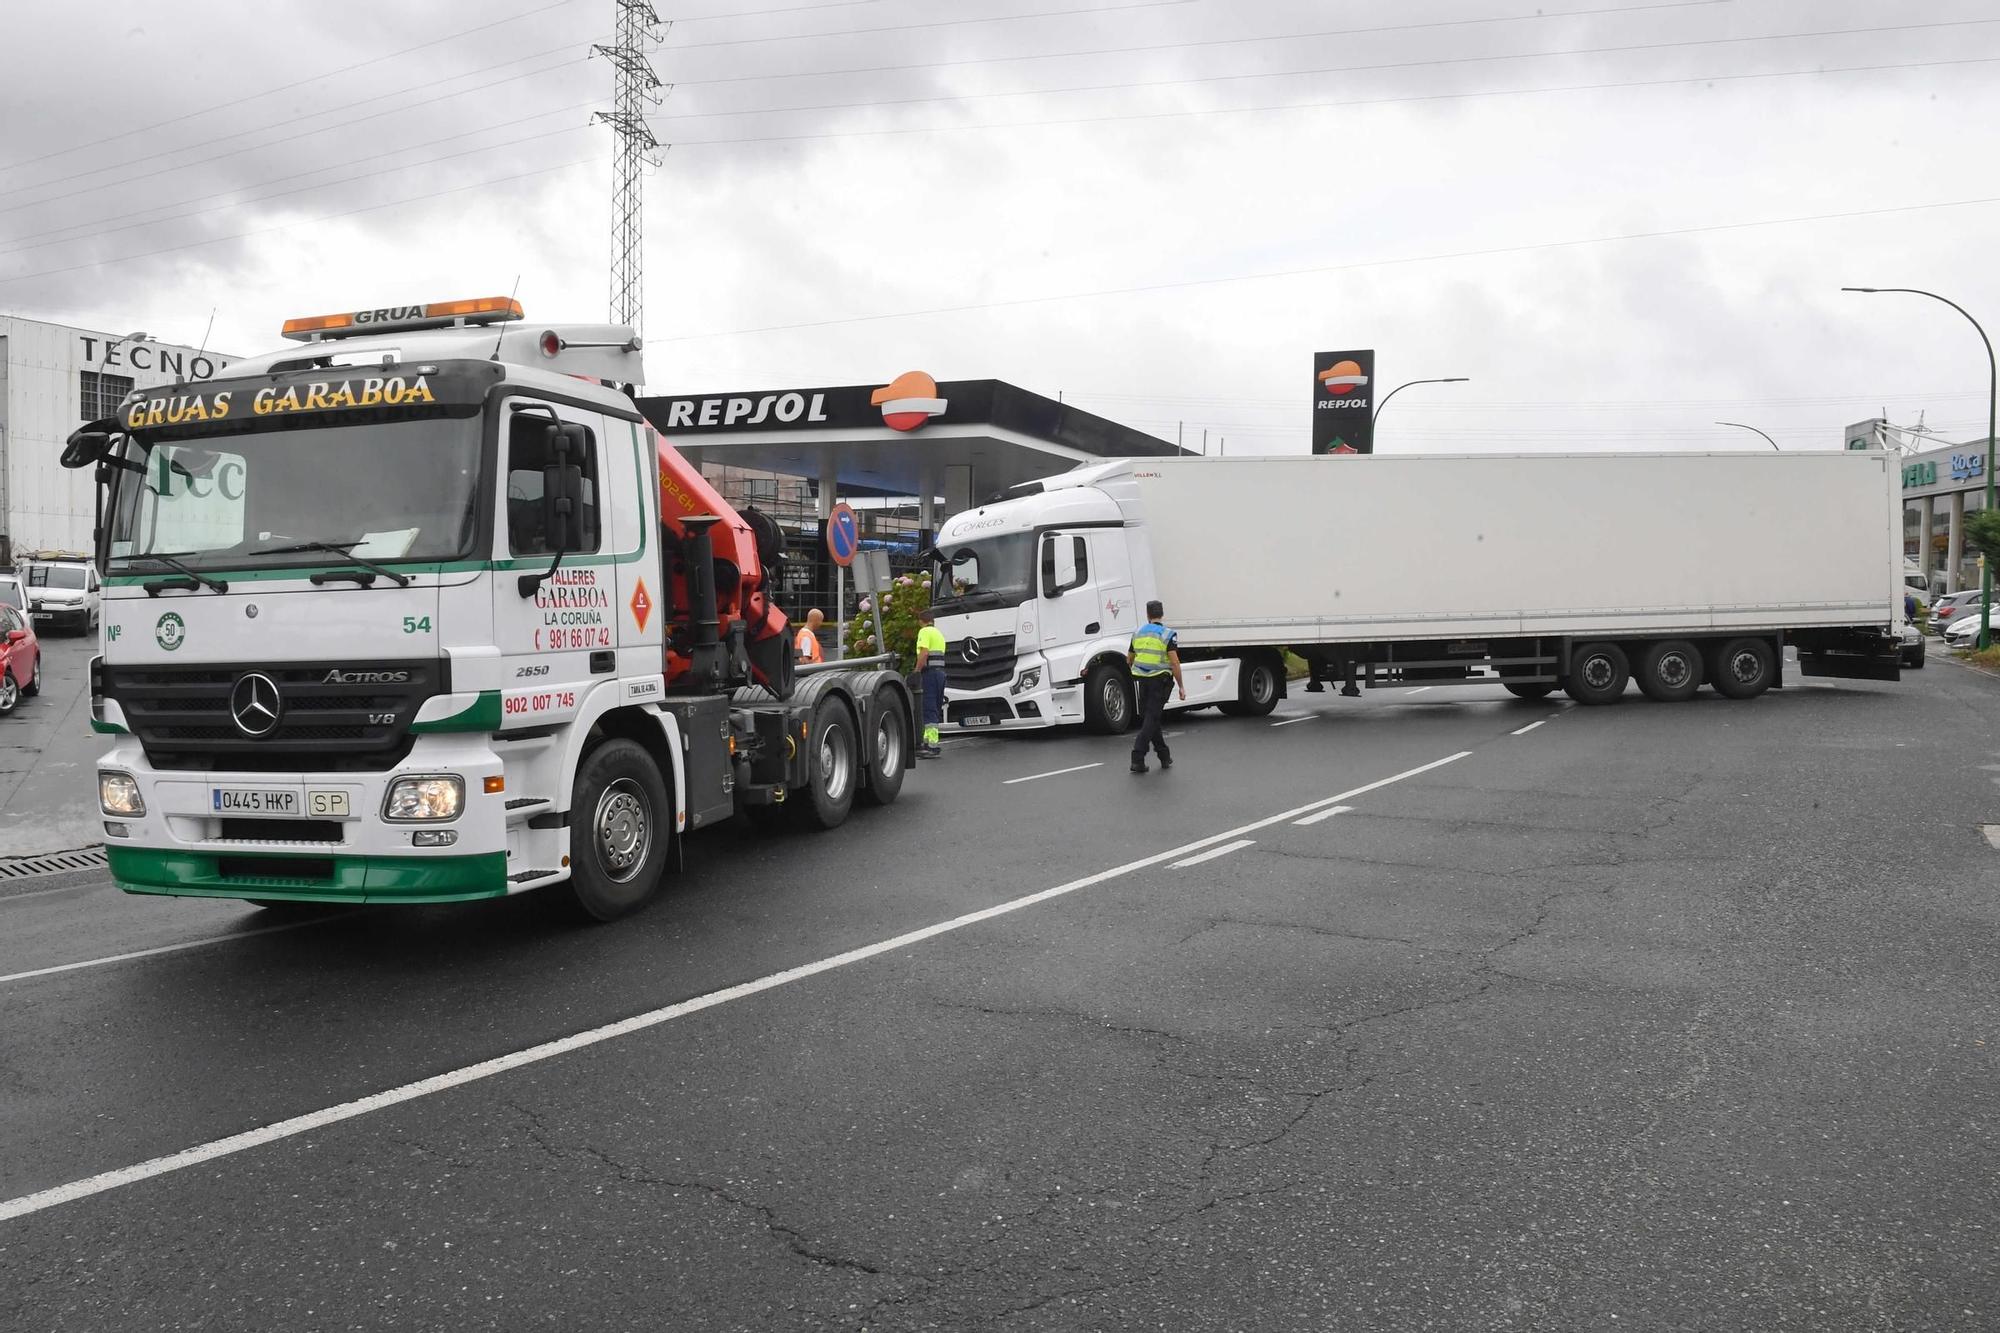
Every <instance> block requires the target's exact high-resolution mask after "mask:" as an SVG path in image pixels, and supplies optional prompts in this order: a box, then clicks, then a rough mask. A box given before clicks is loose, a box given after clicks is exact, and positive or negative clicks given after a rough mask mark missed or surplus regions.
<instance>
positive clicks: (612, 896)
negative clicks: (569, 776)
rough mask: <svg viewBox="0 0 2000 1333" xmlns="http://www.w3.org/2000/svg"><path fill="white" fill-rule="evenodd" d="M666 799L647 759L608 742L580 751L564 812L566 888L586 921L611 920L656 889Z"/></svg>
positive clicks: (637, 750)
mask: <svg viewBox="0 0 2000 1333" xmlns="http://www.w3.org/2000/svg"><path fill="white" fill-rule="evenodd" d="M672 829H673V814H672V804H671V802H670V801H669V800H668V799H667V784H666V783H665V782H664V781H662V780H661V778H660V770H659V766H658V765H656V764H655V763H654V762H653V756H651V755H649V754H647V753H646V751H645V749H644V748H643V747H642V746H640V745H639V744H638V743H637V742H634V741H628V740H611V741H606V742H605V743H604V744H602V745H600V746H598V747H597V748H596V749H595V750H592V751H591V752H590V753H589V754H588V755H586V756H584V760H583V763H582V764H581V765H580V766H579V767H578V768H577V770H576V786H575V788H574V789H573V794H572V796H571V798H570V811H569V846H570V866H569V891H570V896H571V897H572V898H573V899H574V901H575V905H576V908H577V910H578V911H579V912H581V913H582V914H583V915H584V916H586V917H588V918H590V919H591V920H593V921H615V920H616V919H618V918H619V917H621V916H624V915H625V914H626V913H627V912H630V911H633V910H634V909H636V908H638V907H639V906H641V905H642V904H644V903H645V901H646V900H647V899H648V898H651V897H652V896H653V893H654V891H655V890H656V889H658V888H659V886H660V872H661V870H662V869H663V868H664V867H665V865H666V860H667V840H668V839H669V838H670V837H672Z"/></svg>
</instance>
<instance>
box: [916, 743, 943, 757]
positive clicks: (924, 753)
mask: <svg viewBox="0 0 2000 1333" xmlns="http://www.w3.org/2000/svg"><path fill="white" fill-rule="evenodd" d="M917 754H918V755H919V756H920V757H922V758H924V759H942V758H944V747H943V746H941V745H926V746H924V747H923V748H922V749H920V750H918V751H917Z"/></svg>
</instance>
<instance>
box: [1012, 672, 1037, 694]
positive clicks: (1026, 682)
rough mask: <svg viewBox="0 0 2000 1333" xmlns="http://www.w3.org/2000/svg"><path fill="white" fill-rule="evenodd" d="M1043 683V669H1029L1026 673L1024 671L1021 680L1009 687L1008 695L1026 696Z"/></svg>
mask: <svg viewBox="0 0 2000 1333" xmlns="http://www.w3.org/2000/svg"><path fill="white" fill-rule="evenodd" d="M1041 683H1042V669H1041V668H1040V667H1029V668H1028V669H1027V670H1026V671H1023V672H1022V673H1021V678H1020V679H1019V680H1017V681H1015V682H1014V683H1013V684H1012V685H1011V686H1009V687H1008V689H1007V693H1009V694H1026V693H1027V692H1028V691H1029V690H1032V689H1034V688H1035V686H1037V685H1039V684H1041Z"/></svg>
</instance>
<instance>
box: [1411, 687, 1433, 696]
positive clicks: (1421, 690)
mask: <svg viewBox="0 0 2000 1333" xmlns="http://www.w3.org/2000/svg"><path fill="white" fill-rule="evenodd" d="M1436 688H1437V686H1435V685H1419V686H1417V688H1415V689H1414V690H1411V691H1410V693H1411V694H1422V693H1423V692H1424V691H1425V690H1434V689H1436Z"/></svg>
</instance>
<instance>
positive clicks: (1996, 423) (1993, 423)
mask: <svg viewBox="0 0 2000 1333" xmlns="http://www.w3.org/2000/svg"><path fill="white" fill-rule="evenodd" d="M1840 290H1842V291H1843V292H1868V293H1871V294H1873V293H1879V292H1902V293H1904V294H1905V295H1908V296H1928V297H1930V298H1931V300H1933V301H1943V302H1944V303H1945V304H1946V305H1948V306H1950V307H1951V308H1952V309H1953V310H1956V311H1957V312H1958V313H1959V314H1961V315H1964V316H1965V322H1966V323H1968V324H1970V325H1972V327H1973V328H1974V329H1975V330H1976V331H1977V332H1978V334H1979V341H1980V342H1982V343H1984V344H1985V345H1986V511H1987V512H1988V513H1992V512H1993V508H1994V503H1993V500H1994V497H1993V491H1994V486H1993V446H1994V440H1993V437H1994V435H1995V433H1996V430H1997V429H2000V361H1996V360H1995V359H1994V357H1993V340H1992V339H1991V338H1989V337H1987V336H1986V330H1985V329H1984V328H1982V327H1981V326H1980V323H1979V321H1978V320H1976V319H1974V318H1973V317H1972V312H1971V311H1969V310H1967V309H1966V308H1965V307H1964V306H1962V305H1960V304H1959V303H1958V302H1956V301H1954V300H1952V299H1951V298H1950V297H1947V296H1939V295H1938V294H1937V293H1936V292H1927V291H1925V290H1924V289H1923V288H1921V287H1842V288H1841V289H1840ZM1979 564H1980V572H1979V646H1980V648H1981V649H1982V650H1983V649H1986V648H1990V647H1992V646H1993V562H1992V561H1991V560H1988V559H1982V560H1981V561H1980V562H1979Z"/></svg>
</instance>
